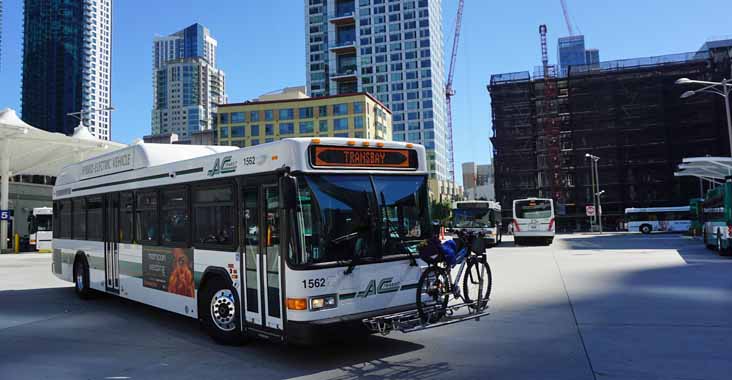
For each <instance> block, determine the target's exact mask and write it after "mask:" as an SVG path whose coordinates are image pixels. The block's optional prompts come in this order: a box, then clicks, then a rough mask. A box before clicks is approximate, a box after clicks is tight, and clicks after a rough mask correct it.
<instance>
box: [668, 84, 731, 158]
mask: <svg viewBox="0 0 732 380" xmlns="http://www.w3.org/2000/svg"><path fill="white" fill-rule="evenodd" d="M676 84H681V85H689V84H697V85H703V86H705V87H702V88H700V89H698V90H690V91H686V92H684V93H683V94H681V99H686V98H689V97H692V96H694V95H696V94H698V93H700V92H706V93H711V94H717V95H719V96H721V97H723V98H724V108H725V111H726V112H727V136H728V137H729V151H730V155H732V113H731V111H730V105H729V98H730V93H732V79H724V80H722V81H721V82H707V81H702V80H691V79H689V78H680V79H678V80H677V81H676Z"/></svg>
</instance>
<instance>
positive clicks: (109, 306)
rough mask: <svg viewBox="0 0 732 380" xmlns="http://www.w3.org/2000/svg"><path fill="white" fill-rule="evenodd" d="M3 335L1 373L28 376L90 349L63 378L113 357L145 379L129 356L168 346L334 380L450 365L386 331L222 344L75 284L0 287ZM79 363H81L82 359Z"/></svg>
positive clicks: (150, 356) (155, 354)
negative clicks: (320, 339)
mask: <svg viewBox="0 0 732 380" xmlns="http://www.w3.org/2000/svg"><path fill="white" fill-rule="evenodd" d="M0 341H3V342H7V344H6V343H3V344H2V345H0V357H2V358H3V359H2V360H0V378H3V377H4V376H3V375H2V374H3V373H5V374H6V375H7V374H8V373H10V374H14V375H15V376H16V377H20V378H24V377H28V378H33V376H35V375H30V376H29V373H26V372H23V371H24V368H26V369H27V368H29V367H33V366H34V365H37V362H36V360H37V359H39V358H41V359H42V360H48V361H51V362H54V363H57V365H62V364H63V362H64V361H67V360H69V357H71V356H80V357H81V356H85V358H84V359H83V360H80V359H75V360H76V361H77V362H79V361H81V362H84V361H89V362H90V363H94V364H90V365H87V367H88V368H78V370H79V371H81V372H75V373H73V375H70V376H59V378H65V377H66V378H68V377H76V376H78V375H82V374H83V375H84V376H85V375H88V374H89V373H93V372H94V370H92V368H94V367H95V366H99V365H101V362H103V361H104V360H112V363H110V364H108V365H107V366H106V367H105V370H106V371H109V370H110V368H112V369H114V368H116V367H122V368H128V370H130V372H131V373H136V374H137V376H131V377H132V378H145V377H146V376H148V375H150V374H146V373H145V372H144V371H143V372H142V373H140V372H137V371H138V370H137V369H136V368H135V367H136V366H137V364H135V365H130V362H129V360H130V357H138V356H139V357H140V358H141V359H140V363H139V365H141V366H143V368H144V365H143V364H144V362H145V361H146V360H147V361H150V362H151V363H150V364H149V365H154V363H156V362H165V361H173V359H170V358H168V359H167V360H166V359H165V357H166V356H170V355H171V352H175V353H185V352H186V351H190V352H191V354H190V355H185V354H184V355H180V356H183V357H189V359H190V360H191V362H188V361H187V360H183V362H184V364H185V365H187V366H194V367H195V366H196V364H194V363H195V362H199V364H201V365H203V364H205V363H206V362H217V361H220V362H222V365H223V363H226V364H225V368H224V372H226V371H232V372H230V374H236V373H242V374H243V373H251V372H250V371H251V369H252V367H255V368H256V372H257V373H262V376H260V377H259V378H261V379H271V378H289V377H297V376H306V375H311V374H315V373H321V372H328V371H332V370H338V371H335V372H337V373H334V374H333V376H334V378H335V379H350V378H354V379H355V378H388V379H402V378H404V379H407V378H409V379H429V378H440V377H441V374H444V373H445V372H446V371H449V366H448V364H447V362H439V363H435V362H431V363H427V362H423V361H422V360H421V359H420V358H410V359H403V360H399V359H393V360H392V359H389V358H390V357H393V356H397V355H401V354H405V353H409V352H413V351H417V350H420V349H422V348H424V346H422V345H420V344H415V343H411V342H407V341H404V340H399V339H391V338H387V337H382V336H368V337H360V338H357V339H356V340H354V341H347V340H346V341H344V342H342V343H333V344H328V345H320V346H308V347H301V346H292V345H285V344H280V343H275V342H266V341H262V340H256V339H255V340H251V341H250V342H248V343H247V344H245V345H244V346H241V347H229V346H221V345H217V344H216V343H214V342H213V341H212V340H211V339H210V338H209V337H208V335H206V333H205V331H203V330H202V329H201V328H200V327H199V324H198V321H196V320H193V319H190V318H187V317H184V316H180V315H177V314H174V313H170V312H166V311H163V310H160V309H157V308H154V307H151V306H147V305H143V304H140V303H137V302H134V301H130V300H126V299H121V298H117V297H114V296H109V295H103V294H99V295H98V296H97V297H95V298H94V299H92V300H89V301H82V300H79V299H78V298H77V297H76V295H75V293H74V290H73V288H71V287H69V288H48V289H32V290H8V291H0ZM11 346H12V347H11ZM105 347H106V349H107V350H108V349H110V348H111V349H112V351H107V350H105V349H104V348H105ZM70 350H71V351H73V353H72V352H70ZM29 352H32V353H33V357H34V358H35V359H33V362H30V361H29V360H30V358H29V357H28V353H29ZM113 352H114V353H113ZM95 357H96V358H95ZM102 358H104V360H101V359H102ZM115 358H116V360H114V359H115ZM95 360H98V361H99V363H97V361H95ZM178 360H180V359H178ZM3 362H4V363H3ZM34 363H35V364H34ZM77 365H79V366H80V367H82V366H81V363H78V364H77ZM130 367H132V368H130ZM41 368H43V367H42V366H41ZM168 369H169V370H173V368H168ZM219 370H221V369H219ZM219 370H214V371H212V372H210V373H218V372H219ZM14 371H15V372H14ZM17 371H21V372H17ZM111 372H112V373H113V374H117V373H118V372H114V371H111ZM199 373H200V372H199ZM11 378H14V377H11ZM181 378H188V376H186V375H183V376H181ZM255 378H256V377H255Z"/></svg>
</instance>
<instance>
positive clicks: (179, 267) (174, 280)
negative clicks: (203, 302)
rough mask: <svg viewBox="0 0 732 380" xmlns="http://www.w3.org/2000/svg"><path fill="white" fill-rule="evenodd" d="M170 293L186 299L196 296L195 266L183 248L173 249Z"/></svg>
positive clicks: (169, 282)
mask: <svg viewBox="0 0 732 380" xmlns="http://www.w3.org/2000/svg"><path fill="white" fill-rule="evenodd" d="M168 293H175V294H180V295H182V296H186V297H193V296H194V295H195V287H194V285H193V265H191V260H190V258H189V257H188V255H186V253H185V251H183V248H173V270H172V272H171V273H170V277H168Z"/></svg>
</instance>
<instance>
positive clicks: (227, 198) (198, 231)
mask: <svg viewBox="0 0 732 380" xmlns="http://www.w3.org/2000/svg"><path fill="white" fill-rule="evenodd" d="M235 241H236V209H235V207H234V187H233V186H232V185H231V184H222V185H217V186H210V185H209V186H206V187H201V188H194V189H193V243H194V246H197V247H198V246H207V245H208V246H211V245H213V246H216V247H217V248H226V250H231V251H233V250H234V249H235V247H236V245H235V244H234V242H235Z"/></svg>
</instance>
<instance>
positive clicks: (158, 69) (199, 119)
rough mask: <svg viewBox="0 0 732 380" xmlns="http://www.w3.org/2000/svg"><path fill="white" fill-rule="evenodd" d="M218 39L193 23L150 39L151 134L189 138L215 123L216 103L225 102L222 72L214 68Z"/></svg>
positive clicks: (199, 25)
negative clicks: (151, 73) (151, 81)
mask: <svg viewBox="0 0 732 380" xmlns="http://www.w3.org/2000/svg"><path fill="white" fill-rule="evenodd" d="M216 46H217V42H216V40H215V39H213V37H211V33H210V32H209V30H208V29H207V28H205V27H204V26H203V25H201V24H193V25H191V26H189V27H187V28H185V29H183V30H181V31H179V32H177V33H173V34H171V35H169V36H166V37H156V38H155V40H154V41H153V110H152V134H153V135H159V134H167V133H176V134H178V136H180V138H181V140H184V141H185V140H188V139H189V138H190V137H191V135H192V134H193V133H195V132H199V131H205V130H209V129H211V128H212V127H213V125H214V119H215V112H216V105H217V104H221V103H226V93H225V85H224V72H223V71H221V70H219V69H218V68H216Z"/></svg>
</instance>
